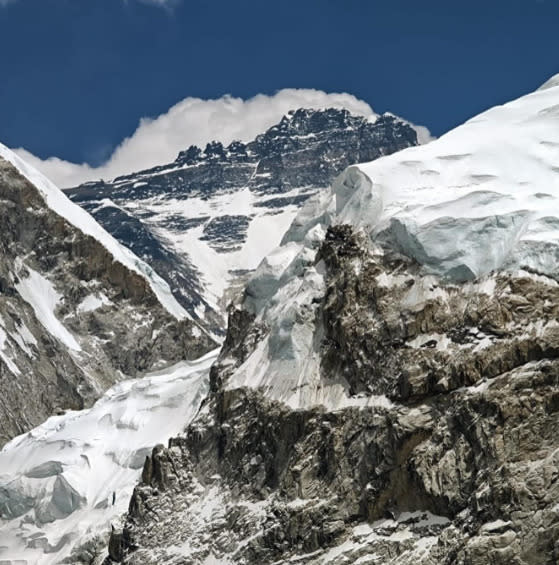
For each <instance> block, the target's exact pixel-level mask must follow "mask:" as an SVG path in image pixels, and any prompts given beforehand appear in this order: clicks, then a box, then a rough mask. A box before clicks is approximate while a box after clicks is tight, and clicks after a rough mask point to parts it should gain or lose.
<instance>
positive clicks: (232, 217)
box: [67, 108, 417, 333]
mask: <svg viewBox="0 0 559 565" xmlns="http://www.w3.org/2000/svg"><path fill="white" fill-rule="evenodd" d="M416 144H417V134H416V132H415V130H414V129H413V128H412V127H411V126H410V125H408V124H407V123H405V122H403V121H402V120H400V119H398V118H396V117H394V116H392V115H389V114H386V115H382V116H378V117H377V118H376V121H375V120H369V119H367V118H364V117H360V116H353V115H351V114H350V113H349V112H348V111H347V110H339V109H333V108H329V109H325V110H306V109H299V110H297V111H294V112H291V113H289V114H288V115H287V116H285V117H284V118H283V119H282V120H281V121H280V122H279V123H278V124H277V125H275V126H273V127H271V128H270V129H269V130H268V131H266V132H265V133H263V134H261V135H259V136H257V137H256V139H255V140H253V141H251V142H249V143H242V142H239V141H235V142H233V143H231V144H230V145H228V146H227V147H224V146H223V145H222V144H221V143H219V142H212V143H209V144H208V145H207V146H206V148H205V149H201V148H199V147H195V146H192V147H190V148H188V149H187V150H185V151H183V152H181V153H180V154H179V156H178V157H177V159H176V160H175V161H174V162H173V163H170V164H168V165H163V166H158V167H155V168H152V169H149V170H145V171H141V172H138V173H134V174H130V175H125V176H121V177H118V178H116V179H115V180H114V181H112V182H104V181H99V182H92V183H86V184H84V185H82V186H79V187H77V188H73V189H69V190H68V191H67V194H68V196H69V197H70V198H71V199H72V200H73V201H74V202H76V203H78V204H80V205H81V206H83V207H84V208H86V209H87V210H88V211H89V212H90V213H91V214H92V215H93V216H94V217H95V218H96V219H97V221H99V223H100V224H101V225H103V227H105V229H106V230H107V231H109V232H110V233H111V234H112V235H113V236H114V237H116V238H117V239H118V240H119V241H120V242H121V243H122V244H124V245H125V246H127V247H129V248H130V249H132V250H133V251H134V253H136V254H137V255H138V256H139V257H141V258H143V259H144V260H145V261H146V262H147V263H149V264H150V265H151V266H153V268H154V269H155V270H156V271H157V272H158V273H159V274H160V275H161V276H162V277H163V278H164V279H165V280H166V281H167V282H168V283H169V285H170V286H171V288H172V291H173V294H174V296H175V297H176V298H177V300H178V301H179V302H180V303H181V304H182V305H183V306H184V307H185V308H186V309H187V310H188V311H189V313H190V314H191V315H192V316H193V317H194V318H195V319H196V320H198V321H200V322H201V323H204V324H205V325H206V327H208V328H210V329H211V330H213V331H215V332H217V333H220V332H223V329H224V326H225V317H224V312H225V305H226V302H227V301H228V296H224V295H223V294H222V291H221V290H220V291H218V292H217V294H215V295H214V296H210V294H209V292H210V291H209V288H210V283H211V281H212V278H213V277H216V276H217V278H228V284H227V285H226V287H228V286H231V285H234V284H235V280H237V277H238V275H240V274H242V273H245V272H246V271H247V270H251V269H253V268H254V267H256V265H257V264H258V262H259V261H260V260H261V259H262V258H263V257H264V256H265V254H266V253H267V251H269V250H271V249H273V248H274V247H275V246H276V245H277V244H278V243H279V241H280V239H281V236H282V235H283V232H284V231H285V229H286V227H287V226H288V225H289V223H290V221H291V220H292V219H293V217H294V216H295V214H296V212H297V210H298V208H299V207H300V206H301V204H302V203H303V202H304V201H306V200H307V199H308V198H309V197H310V196H311V195H313V194H314V193H315V192H316V191H317V190H319V189H322V188H326V187H328V186H329V185H330V184H331V181H332V179H333V178H334V177H335V176H336V175H337V174H339V173H340V172H342V171H343V170H344V169H345V168H346V167H347V166H348V165H350V164H352V163H358V162H364V161H371V160H373V159H376V158H378V157H381V156H383V155H388V154H390V153H393V152H395V151H398V150H400V149H403V148H405V147H409V146H411V145H416ZM247 191H248V194H247ZM241 193H242V194H245V196H244V197H243V201H242V202H240V203H239V204H238V205H237V204H235V202H236V198H237V197H238V195H239V194H241ZM281 218H284V219H283V220H281ZM268 219H269V221H268ZM258 222H260V224H261V225H263V226H265V228H263V229H264V231H265V233H264V232H262V229H260V230H259V229H256V228H255V229H254V230H253V231H252V232H251V227H252V228H254V227H255V226H256V224H257V223H258ZM276 222H277V225H276ZM262 239H265V240H266V242H267V245H266V247H265V248H262V247H261V243H262V241H261V240H262ZM247 240H248V241H247ZM200 246H201V247H200ZM193 247H196V248H198V247H200V248H201V251H200V252H199V254H194V253H193ZM243 249H244V255H243V256H242V257H240V256H239V257H238V256H237V255H239V253H240V252H241V251H243ZM236 253H237V255H235V254H236ZM228 255H230V256H232V258H231V259H227V257H226V256H228ZM200 257H202V260H201V259H200ZM207 258H209V259H207ZM206 262H208V263H211V264H213V265H215V264H220V263H221V264H223V265H230V266H229V270H228V269H227V267H224V268H223V274H220V275H215V274H214V273H212V272H210V271H211V269H209V268H208V266H207V265H206Z"/></svg>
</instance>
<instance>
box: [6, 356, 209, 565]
mask: <svg viewBox="0 0 559 565" xmlns="http://www.w3.org/2000/svg"><path fill="white" fill-rule="evenodd" d="M216 355H217V351H213V352H211V353H209V354H207V355H206V356H204V357H202V358H200V359H198V360H197V361H192V362H181V363H179V364H177V365H175V366H173V367H171V368H167V369H165V370H163V371H159V372H154V373H151V374H149V375H147V376H146V377H143V378H139V379H133V380H128V381H123V382H121V383H119V384H117V385H115V386H114V387H112V388H111V389H110V390H108V391H107V392H106V393H105V395H104V396H103V397H102V398H101V399H100V400H99V401H97V403H96V404H95V405H94V406H93V407H92V408H90V409H87V410H81V411H68V412H67V413H65V414H64V415H62V416H53V417H51V418H49V419H48V420H47V421H46V422H45V423H44V424H42V425H41V426H39V427H37V428H35V429H33V430H32V431H30V432H28V433H26V434H23V435H21V436H19V437H17V438H15V439H13V440H12V441H11V442H10V443H8V444H7V445H6V446H4V448H3V449H2V451H0V508H2V509H3V511H2V512H1V515H2V517H1V518H0V562H5V561H7V562H15V563H20V562H21V563H28V564H29V565H30V564H34V565H47V564H51V563H58V562H59V561H60V560H61V559H64V558H65V557H66V556H68V555H69V553H70V552H71V549H72V548H73V547H77V546H79V545H80V544H81V543H83V542H85V541H87V540H88V539H90V538H92V537H93V536H95V535H97V534H100V533H102V534H106V533H108V532H110V526H111V522H116V521H117V520H118V519H119V517H120V516H121V515H122V514H124V512H125V511H126V510H127V508H128V503H129V501H130V496H131V494H132V490H133V488H134V486H135V485H136V484H137V482H138V480H139V477H140V474H141V469H142V466H143V463H144V460H145V457H146V455H148V454H149V453H151V449H152V448H153V447H154V446H155V445H157V444H158V443H166V442H167V440H168V438H170V437H173V436H176V435H178V434H179V433H180V432H181V431H182V430H183V429H184V427H185V426H186V425H187V424H188V423H189V422H190V420H191V419H192V418H193V417H194V415H195V414H196V412H197V411H198V408H199V407H200V404H201V402H202V400H203V399H204V398H205V396H206V394H207V392H208V383H209V368H210V366H211V364H212V363H213V361H214V359H215V357H216ZM6 493H8V498H7V499H6ZM113 493H115V503H114V505H113ZM18 501H19V502H22V501H24V502H23V503H26V504H27V505H28V509H27V511H25V512H23V514H20V515H19V516H17V517H13V518H12V519H9V518H6V514H7V513H6V504H7V506H8V507H11V508H14V507H15V506H16V502H18ZM25 501H26V502H25ZM49 546H50V549H51V552H47V551H45V550H44V548H46V549H47V550H48V549H49ZM52 548H56V549H55V550H54V551H52Z"/></svg>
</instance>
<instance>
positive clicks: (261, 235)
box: [125, 170, 305, 312]
mask: <svg viewBox="0 0 559 565" xmlns="http://www.w3.org/2000/svg"><path fill="white" fill-rule="evenodd" d="M166 172H167V170H166ZM304 192H305V187H303V188H297V189H294V190H293V191H291V192H287V193H283V194H281V197H282V198H288V197H290V196H293V197H295V196H299V195H300V194H302V193H304ZM269 199H270V195H261V194H257V193H254V192H252V191H251V190H250V189H249V188H244V189H242V190H237V191H234V192H224V193H221V194H217V195H213V196H212V197H211V198H209V199H207V198H206V199H205V198H202V197H198V196H191V197H189V198H188V199H174V198H162V197H159V196H155V197H152V198H146V199H145V200H139V201H132V202H129V203H128V204H126V205H125V209H126V210H128V211H130V212H132V213H133V212H134V211H135V210H136V209H141V210H149V212H150V218H149V219H146V222H147V223H148V224H149V225H150V227H151V228H152V229H153V230H154V231H156V232H157V233H158V234H159V235H160V236H162V238H163V239H164V240H165V241H166V242H168V243H169V244H170V245H171V247H172V249H173V250H174V251H175V252H177V253H178V254H179V255H185V256H187V257H188V258H189V259H190V260H191V261H192V263H193V264H194V265H196V268H197V269H198V270H199V272H200V275H201V283H202V292H203V296H204V299H205V300H206V301H207V302H208V304H209V305H210V306H211V307H212V308H213V309H215V310H216V311H218V312H221V311H223V310H224V304H223V300H224V295H225V293H226V291H227V290H228V289H229V288H230V286H231V284H232V283H233V282H234V281H235V279H236V275H235V272H236V271H239V270H241V271H242V270H248V271H252V270H254V269H255V268H256V267H257V266H258V264H259V263H260V261H262V259H263V258H264V257H266V256H267V255H268V254H269V253H271V252H272V251H273V250H274V249H275V248H276V247H277V246H278V245H279V243H280V241H281V238H282V236H283V234H284V233H285V231H286V230H287V228H288V227H289V226H290V224H291V222H292V221H293V219H294V218H295V216H296V214H297V210H298V207H297V206H296V205H286V206H284V207H282V208H281V209H278V210H277V213H274V214H272V215H271V214H269V209H267V208H265V207H260V206H258V204H261V203H262V202H265V201H266V200H269ZM226 215H231V216H245V217H247V218H250V223H249V227H248V231H247V235H246V240H245V241H244V242H243V243H242V245H241V247H240V249H238V250H232V251H228V252H226V253H219V252H218V251H216V249H214V248H213V247H212V246H211V245H210V244H209V243H208V241H206V240H205V239H204V227H205V224H206V223H207V222H209V221H211V220H212V219H214V218H218V217H220V216H226ZM175 216H182V217H184V218H188V219H192V220H195V219H200V218H206V220H205V222H204V223H203V224H201V225H200V226H198V227H196V228H191V229H187V230H183V231H178V230H176V229H173V228H168V227H166V224H167V222H168V221H169V219H170V218H172V217H175Z"/></svg>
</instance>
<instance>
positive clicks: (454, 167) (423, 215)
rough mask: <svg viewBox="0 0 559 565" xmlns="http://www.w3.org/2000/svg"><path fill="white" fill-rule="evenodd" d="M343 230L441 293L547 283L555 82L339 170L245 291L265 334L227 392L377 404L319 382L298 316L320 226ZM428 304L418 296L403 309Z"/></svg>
mask: <svg viewBox="0 0 559 565" xmlns="http://www.w3.org/2000/svg"><path fill="white" fill-rule="evenodd" d="M346 223H347V224H351V225H352V226H354V227H355V228H357V229H362V230H363V231H364V232H365V233H366V234H367V235H368V237H369V238H370V241H371V243H372V244H373V246H376V247H377V248H378V252H382V250H392V251H399V252H402V253H403V254H404V255H406V256H408V257H409V258H411V259H414V260H415V261H417V262H418V263H419V264H420V265H421V266H422V267H423V271H424V273H425V274H432V275H439V276H442V277H443V278H445V279H447V280H448V281H449V282H460V281H467V280H470V279H474V278H475V277H482V276H484V275H487V274H489V273H490V272H492V271H494V270H499V269H509V270H510V269H525V270H528V271H531V272H535V273H540V274H544V275H547V276H550V277H553V278H556V279H559V85H558V84H556V80H555V79H552V80H551V81H549V82H548V83H547V86H546V88H544V89H540V90H538V91H536V92H534V93H532V94H529V95H527V96H524V97H522V98H520V99H518V100H515V101H513V102H510V103H508V104H505V105H504V106H498V107H496V108H492V109H490V110H488V111H486V112H484V113H483V114H481V115H479V116H477V117H475V118H473V119H471V120H469V121H468V122H466V123H465V124H464V125H462V126H460V127H458V128H456V129H455V130H453V131H451V132H449V133H448V134H446V135H444V136H443V137H441V138H440V139H438V140H436V141H433V142H431V143H429V144H427V145H422V146H418V147H412V148H409V149H405V150H403V151H400V152H398V153H395V154H393V155H390V156H387V157H383V158H381V159H378V160H376V161H374V162H371V163H367V164H363V165H357V166H353V167H350V168H348V169H347V170H346V171H345V172H344V173H343V174H342V175H340V176H339V177H338V178H337V179H336V181H335V182H334V183H333V185H332V188H331V190H329V191H324V192H322V193H320V194H318V195H317V196H315V197H314V198H313V199H312V200H310V201H309V202H307V203H306V204H305V205H304V207H303V209H302V210H301V211H300V213H299V214H298V216H297V217H296V219H295V220H294V222H293V224H292V226H291V227H290V229H289V230H288V232H287V233H286V235H285V236H284V238H283V242H282V245H281V247H279V248H278V249H276V250H275V251H274V252H272V253H271V254H270V255H269V256H268V257H267V258H266V259H264V261H263V262H262V264H261V265H260V266H259V267H258V269H257V271H256V273H255V275H254V276H253V277H252V278H251V279H250V281H249V282H248V285H247V288H246V293H245V299H244V303H243V308H245V309H246V310H248V312H250V313H251V315H252V316H255V319H256V322H255V323H256V324H259V325H260V326H262V327H264V328H267V329H268V330H269V331H268V332H267V336H266V338H265V339H264V340H262V341H261V342H260V343H259V344H258V347H257V349H256V351H255V352H254V353H253V354H252V355H251V356H250V357H249V358H248V359H247V360H246V361H245V362H244V363H243V364H242V365H241V366H240V367H239V368H238V369H237V370H236V371H235V372H234V373H233V374H232V375H231V377H230V378H229V380H228V382H227V386H228V387H229V388H236V387H239V386H251V387H260V388H262V389H263V390H265V391H267V393H268V394H269V396H271V397H272V398H276V399H281V400H282V401H284V402H286V403H288V404H289V405H291V406H293V407H302V406H309V405H312V404H315V403H319V404H325V405H326V406H329V407H334V406H342V405H347V404H355V403H361V404H362V403H374V402H378V403H381V404H382V403H385V399H384V398H382V397H379V398H374V397H369V398H367V399H366V400H364V399H361V400H360V399H358V398H351V399H350V398H349V397H348V396H347V384H346V383H345V382H344V380H343V379H342V378H340V379H338V380H337V382H336V381H333V382H328V381H327V382H325V381H324V379H323V378H322V377H321V361H320V359H321V350H320V346H319V343H320V340H319V337H318V336H317V331H318V329H317V326H316V323H317V322H316V320H315V319H314V313H313V311H312V309H310V308H309V306H308V305H309V304H312V303H313V300H314V301H316V300H318V299H319V298H320V297H321V296H323V294H324V291H325V286H324V277H323V263H322V262H320V261H318V263H317V256H316V253H317V249H318V247H319V246H320V244H321V243H322V241H323V238H324V234H325V231H326V229H327V228H328V226H331V225H336V224H346ZM433 281H436V279H433ZM393 283H394V281H390V280H387V281H386V285H388V286H390V285H391V284H393ZM476 284H477V283H476ZM481 284H482V283H481ZM474 286H475V285H474ZM482 286H483V284H482ZM429 294H430V293H429V291H428V290H427V289H423V290H419V289H418V290H417V296H416V297H415V298H413V297H412V298H410V300H415V301H417V302H418V303H420V302H421V301H422V300H425V298H426V297H428V296H429Z"/></svg>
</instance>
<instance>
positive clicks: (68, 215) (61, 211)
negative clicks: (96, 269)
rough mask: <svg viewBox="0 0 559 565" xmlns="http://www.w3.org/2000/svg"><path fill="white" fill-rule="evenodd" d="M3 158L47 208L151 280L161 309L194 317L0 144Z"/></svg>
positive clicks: (93, 223) (89, 219)
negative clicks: (40, 197)
mask: <svg viewBox="0 0 559 565" xmlns="http://www.w3.org/2000/svg"><path fill="white" fill-rule="evenodd" d="M0 157H1V158H3V159H5V160H6V161H8V162H10V163H11V164H12V165H13V166H14V167H15V168H16V169H17V170H18V171H19V172H20V173H21V174H22V175H23V176H24V177H25V178H26V179H27V180H28V181H29V182H31V183H32V184H33V185H34V186H35V187H36V188H37V190H38V191H39V194H40V195H41V196H42V197H43V199H44V200H45V203H46V204H47V206H48V207H49V208H50V209H51V210H53V211H54V212H55V213H56V214H58V215H59V216H62V217H63V218H64V219H66V220H67V221H68V222H70V223H71V224H72V225H74V226H75V227H76V228H78V229H79V230H81V231H82V232H84V233H85V234H87V235H90V236H92V237H93V238H95V239H96V240H97V241H99V242H100V243H101V244H102V245H103V246H104V247H105V248H106V249H107V250H108V251H109V252H110V253H111V255H112V256H113V257H114V259H115V260H116V261H118V262H120V263H122V264H123V265H125V266H126V267H128V268H129V269H131V270H132V271H134V272H136V273H138V274H140V275H141V276H142V277H144V278H145V279H147V281H148V282H149V284H150V286H151V288H152V290H153V292H154V293H155V295H156V296H157V298H158V300H159V302H160V303H161V305H162V306H163V307H164V308H165V309H166V310H167V311H168V312H169V313H170V314H172V315H173V316H174V317H176V318H177V319H184V318H187V317H190V316H189V315H188V313H187V312H186V311H185V310H184V308H183V307H182V306H181V305H180V304H179V303H178V302H177V301H176V300H175V298H174V297H173V295H172V294H171V289H170V288H169V285H168V284H167V283H166V282H165V281H164V280H163V279H162V278H161V277H160V276H159V275H158V274H157V273H156V272H155V271H154V270H153V269H152V268H151V267H150V266H149V265H147V264H146V263H144V262H143V261H142V260H141V259H139V258H138V257H136V255H134V254H133V253H132V252H131V251H130V250H129V249H127V248H126V247H124V246H122V245H121V244H120V243H118V241H116V239H114V238H113V237H112V236H111V235H110V234H109V233H107V232H106V231H105V230H104V229H103V228H102V227H101V226H100V225H99V224H98V223H97V222H96V221H95V220H94V219H93V217H92V216H90V215H89V214H88V213H87V212H86V211H85V210H84V209H83V208H81V207H80V206H78V205H77V204H74V203H73V202H71V201H70V199H69V198H68V197H67V196H66V195H65V194H64V193H63V192H62V191H61V190H60V189H59V188H58V187H57V186H55V185H54V184H53V183H52V182H51V181H50V180H49V179H47V178H46V177H45V176H44V175H42V174H41V173H39V171H37V170H36V169H34V168H33V167H31V166H30V165H28V164H27V163H26V162H25V161H23V159H21V158H20V157H18V156H17V155H16V154H15V153H14V152H13V151H10V149H8V148H7V147H6V146H5V145H3V144H2V143H0Z"/></svg>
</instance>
